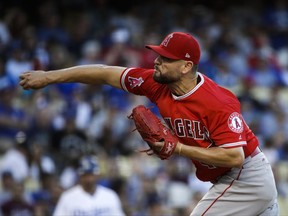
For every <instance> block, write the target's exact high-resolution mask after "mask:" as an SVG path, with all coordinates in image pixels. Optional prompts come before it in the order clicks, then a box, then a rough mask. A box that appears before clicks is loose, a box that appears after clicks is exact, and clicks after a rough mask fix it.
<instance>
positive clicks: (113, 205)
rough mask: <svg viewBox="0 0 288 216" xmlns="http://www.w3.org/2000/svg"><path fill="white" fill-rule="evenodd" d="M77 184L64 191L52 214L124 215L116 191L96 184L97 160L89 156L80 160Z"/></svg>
mask: <svg viewBox="0 0 288 216" xmlns="http://www.w3.org/2000/svg"><path fill="white" fill-rule="evenodd" d="M78 175H79V184H78V185H76V186H74V187H73V188H71V189H69V190H67V191H65V192H64V193H63V194H62V195H61V197H60V200H59V202H58V203H57V206H56V209H55V212H54V215H55V216H58V215H59V216H60V215H79V214H81V215H99V216H100V215H103V216H107V215H117V216H121V215H124V212H123V210H122V207H121V203H120V199H119V197H118V196H117V195H116V193H115V192H114V191H113V190H111V189H108V188H105V187H103V186H101V185H97V179H98V175H99V165H98V162H97V161H96V160H95V159H94V158H93V157H91V156H85V157H83V158H82V159H81V161H80V167H79V169H78Z"/></svg>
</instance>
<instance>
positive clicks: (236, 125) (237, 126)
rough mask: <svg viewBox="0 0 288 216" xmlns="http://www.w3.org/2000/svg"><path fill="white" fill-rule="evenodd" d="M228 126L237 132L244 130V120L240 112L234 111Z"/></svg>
mask: <svg viewBox="0 0 288 216" xmlns="http://www.w3.org/2000/svg"><path fill="white" fill-rule="evenodd" d="M228 127H229V128H230V130H231V131H233V132H235V133H242V132H243V128H244V126H243V121H242V117H241V115H240V114H239V113H237V112H233V113H232V114H231V115H230V116H229V118H228Z"/></svg>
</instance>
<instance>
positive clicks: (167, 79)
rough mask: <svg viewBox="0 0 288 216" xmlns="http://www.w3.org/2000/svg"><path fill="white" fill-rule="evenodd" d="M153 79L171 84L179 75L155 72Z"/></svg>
mask: <svg viewBox="0 0 288 216" xmlns="http://www.w3.org/2000/svg"><path fill="white" fill-rule="evenodd" d="M156 73H158V75H159V76H157V75H156ZM153 79H154V81H156V82H157V83H160V84H171V83H174V82H176V81H178V80H179V78H178V77H171V76H170V77H169V76H163V75H162V74H161V73H160V72H154V74H153Z"/></svg>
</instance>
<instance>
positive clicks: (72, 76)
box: [46, 65, 125, 87]
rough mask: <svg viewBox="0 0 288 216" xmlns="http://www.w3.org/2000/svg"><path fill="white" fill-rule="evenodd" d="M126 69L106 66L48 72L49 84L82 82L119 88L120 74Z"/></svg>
mask: <svg viewBox="0 0 288 216" xmlns="http://www.w3.org/2000/svg"><path fill="white" fill-rule="evenodd" d="M124 69H125V68H122V67H115V66H106V65H83V66H75V67H70V68H65V69H60V70H52V71H47V72H46V79H47V82H48V84H54V83H66V82H80V83H86V84H110V85H112V86H114V87H119V85H118V83H119V78H120V73H121V72H122V71H123V70H124Z"/></svg>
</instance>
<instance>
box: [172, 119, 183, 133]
mask: <svg viewBox="0 0 288 216" xmlns="http://www.w3.org/2000/svg"><path fill="white" fill-rule="evenodd" d="M174 125H175V129H176V131H175V132H176V134H177V136H178V137H185V130H184V125H183V120H182V119H180V118H179V119H175V120H174Z"/></svg>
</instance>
